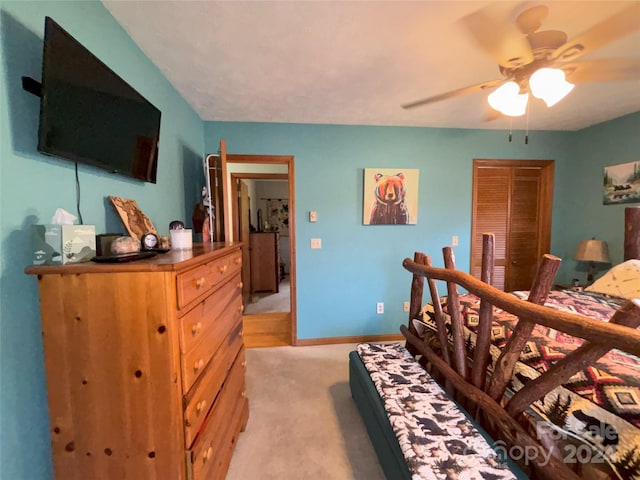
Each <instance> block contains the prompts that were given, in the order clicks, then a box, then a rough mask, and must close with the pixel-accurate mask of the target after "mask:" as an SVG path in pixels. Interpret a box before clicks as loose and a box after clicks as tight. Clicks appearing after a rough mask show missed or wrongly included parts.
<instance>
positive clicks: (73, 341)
mask: <svg viewBox="0 0 640 480" xmlns="http://www.w3.org/2000/svg"><path fill="white" fill-rule="evenodd" d="M240 246H241V245H240V244H238V243H236V244H213V245H194V248H193V250H192V251H177V252H176V251H171V252H169V253H166V254H160V255H158V256H156V257H153V258H150V259H145V260H140V261H136V262H130V263H121V264H96V263H92V262H89V263H83V264H73V265H64V266H38V267H28V268H27V269H26V270H25V271H26V273H28V274H36V275H38V286H39V291H40V307H41V317H42V335H43V343H44V352H45V362H46V373H47V385H48V396H49V414H50V419H51V442H52V449H53V462H54V469H55V477H56V479H59V480H87V479H92V480H99V479H109V480H125V479H126V480H187V479H188V480H213V479H224V477H225V475H226V471H227V469H228V466H229V462H230V460H231V455H232V453H233V448H234V446H235V443H236V440H237V437H238V435H239V433H240V431H241V430H244V427H245V426H246V423H247V420H248V415H249V405H248V400H247V398H246V394H245V383H244V377H245V354H244V347H243V342H242V298H241V293H242V282H241V279H240V271H241V267H242V253H241V251H240Z"/></svg>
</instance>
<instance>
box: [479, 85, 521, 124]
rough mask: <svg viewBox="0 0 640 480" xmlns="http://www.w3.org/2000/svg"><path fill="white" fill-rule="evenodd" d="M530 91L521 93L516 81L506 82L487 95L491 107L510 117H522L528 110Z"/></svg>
mask: <svg viewBox="0 0 640 480" xmlns="http://www.w3.org/2000/svg"><path fill="white" fill-rule="evenodd" d="M527 100H529V94H528V93H522V94H521V93H520V86H519V85H518V84H517V83H516V82H506V83H504V84H502V85H500V87H498V88H496V89H495V90H494V91H493V92H491V93H490V94H489V96H488V97H487V101H488V102H489V105H490V106H491V108H493V109H495V110H497V111H499V112H500V113H502V114H503V115H507V116H509V117H520V116H522V115H524V114H525V112H526V111H527Z"/></svg>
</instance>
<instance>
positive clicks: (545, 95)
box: [529, 68, 575, 107]
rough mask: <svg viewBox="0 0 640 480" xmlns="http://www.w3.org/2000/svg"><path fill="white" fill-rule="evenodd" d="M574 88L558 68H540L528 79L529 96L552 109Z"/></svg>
mask: <svg viewBox="0 0 640 480" xmlns="http://www.w3.org/2000/svg"><path fill="white" fill-rule="evenodd" d="M574 86H575V85H574V84H573V83H569V82H567V80H566V78H565V74H564V72H563V71H562V70H560V69H559V68H540V69H538V70H536V71H535V72H533V75H531V78H529V87H530V88H531V94H532V95H533V96H534V97H536V98H541V99H542V100H544V102H545V103H546V104H547V107H553V106H554V105H555V104H556V103H558V102H559V101H560V100H562V99H563V98H564V97H566V96H567V95H568V94H569V92H571V90H573V87H574Z"/></svg>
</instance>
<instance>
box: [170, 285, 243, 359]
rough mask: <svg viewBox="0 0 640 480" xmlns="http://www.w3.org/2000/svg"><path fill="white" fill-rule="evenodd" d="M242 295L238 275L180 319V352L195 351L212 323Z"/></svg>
mask: <svg viewBox="0 0 640 480" xmlns="http://www.w3.org/2000/svg"><path fill="white" fill-rule="evenodd" d="M241 294H242V282H241V281H240V275H237V276H236V277H235V278H234V279H233V280H231V281H230V282H227V283H225V284H224V285H223V286H222V287H221V288H220V290H218V291H217V292H215V293H214V294H213V295H211V296H210V297H207V298H206V299H205V300H204V301H203V302H202V303H199V304H198V305H197V306H196V307H195V308H194V309H193V310H191V311H189V313H187V314H186V315H185V316H184V317H182V318H181V319H180V351H182V352H183V353H186V352H189V351H190V350H191V349H193V347H194V346H195V345H196V344H198V342H199V341H200V339H201V338H202V336H203V334H204V333H205V332H206V331H207V330H208V329H209V328H210V326H211V323H212V322H214V321H216V320H217V318H218V317H219V316H220V314H221V313H222V312H223V311H225V310H226V309H227V308H229V306H230V304H231V302H232V301H233V300H234V299H235V297H236V296H238V295H241Z"/></svg>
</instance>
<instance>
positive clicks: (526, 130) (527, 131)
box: [524, 102, 529, 145]
mask: <svg viewBox="0 0 640 480" xmlns="http://www.w3.org/2000/svg"><path fill="white" fill-rule="evenodd" d="M526 122H527V123H526V129H525V131H524V144H525V145H529V102H527V119H526Z"/></svg>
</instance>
